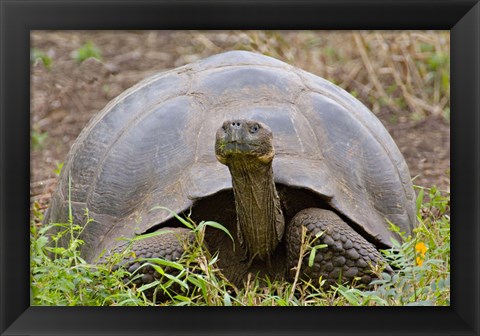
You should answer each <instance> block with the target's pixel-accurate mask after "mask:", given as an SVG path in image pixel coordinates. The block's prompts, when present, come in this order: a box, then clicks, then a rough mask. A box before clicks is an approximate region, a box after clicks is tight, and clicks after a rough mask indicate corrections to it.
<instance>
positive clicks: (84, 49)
mask: <svg viewBox="0 0 480 336" xmlns="http://www.w3.org/2000/svg"><path fill="white" fill-rule="evenodd" d="M90 57H93V58H96V59H98V60H101V59H102V52H101V51H100V49H98V48H97V47H96V46H95V45H94V44H93V43H92V42H87V43H85V44H84V45H83V46H81V47H80V48H78V49H77V50H75V52H74V53H73V58H74V59H75V60H76V61H77V62H78V63H82V62H83V61H85V60H86V59H88V58H90Z"/></svg>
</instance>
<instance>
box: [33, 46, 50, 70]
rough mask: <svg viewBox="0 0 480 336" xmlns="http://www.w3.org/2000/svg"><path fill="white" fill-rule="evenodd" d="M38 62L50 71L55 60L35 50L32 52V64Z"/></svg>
mask: <svg viewBox="0 0 480 336" xmlns="http://www.w3.org/2000/svg"><path fill="white" fill-rule="evenodd" d="M36 62H41V63H42V64H43V66H44V67H45V68H47V69H48V70H50V69H51V68H52V65H53V59H52V58H51V57H50V56H49V55H47V54H46V53H44V52H43V51H40V50H38V49H35V48H33V49H31V50H30V63H31V64H35V63H36Z"/></svg>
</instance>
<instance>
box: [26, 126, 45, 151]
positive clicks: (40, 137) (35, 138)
mask: <svg viewBox="0 0 480 336" xmlns="http://www.w3.org/2000/svg"><path fill="white" fill-rule="evenodd" d="M47 138H48V132H42V131H40V130H37V129H35V127H34V129H33V130H32V131H31V132H30V147H31V148H32V149H33V150H40V149H42V148H43V146H44V144H45V140H47Z"/></svg>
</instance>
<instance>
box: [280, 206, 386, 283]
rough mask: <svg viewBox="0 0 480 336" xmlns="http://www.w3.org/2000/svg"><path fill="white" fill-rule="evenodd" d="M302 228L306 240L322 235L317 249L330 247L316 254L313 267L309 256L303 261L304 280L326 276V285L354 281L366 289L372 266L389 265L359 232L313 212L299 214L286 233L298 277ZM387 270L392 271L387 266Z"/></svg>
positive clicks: (332, 216) (326, 213)
mask: <svg viewBox="0 0 480 336" xmlns="http://www.w3.org/2000/svg"><path fill="white" fill-rule="evenodd" d="M302 227H306V233H307V234H306V239H308V238H309V237H310V239H312V238H313V237H315V235H316V234H317V233H319V232H320V231H321V232H323V234H322V235H321V236H320V237H319V238H318V239H317V240H315V242H314V243H313V245H320V244H326V245H327V247H325V248H319V249H317V250H316V254H315V259H314V263H313V265H312V267H309V266H308V260H309V253H307V255H305V256H304V259H303V260H302V266H301V272H300V274H301V275H302V276H303V277H305V276H306V277H309V278H311V279H318V278H319V277H320V276H322V278H323V279H325V280H326V283H325V285H326V286H330V285H333V284H336V283H338V282H340V283H345V282H347V283H351V282H352V281H353V280H354V278H358V279H359V281H360V282H361V283H363V284H365V285H368V284H369V283H370V281H371V280H372V277H373V273H372V271H371V269H372V266H374V265H376V264H379V263H380V264H386V262H385V260H384V259H383V257H382V256H381V254H380V252H379V251H378V250H377V249H376V248H375V246H373V245H372V244H371V243H369V242H368V241H367V240H365V238H363V237H362V236H361V235H360V234H358V233H357V232H355V231H354V230H353V229H352V228H351V227H350V226H349V225H348V224H347V223H345V222H344V221H343V220H342V219H341V218H340V217H339V216H337V214H335V213H334V212H332V211H329V210H324V209H317V208H310V209H304V210H302V211H300V212H299V213H297V214H296V215H295V217H293V219H292V220H291V222H290V223H289V225H288V227H287V230H286V244H287V266H288V269H289V270H292V269H293V271H290V272H291V273H290V274H292V273H293V274H295V269H294V268H295V267H296V266H297V265H298V259H299V257H300V248H301V244H302ZM387 270H390V271H391V268H390V267H389V266H388V265H387Z"/></svg>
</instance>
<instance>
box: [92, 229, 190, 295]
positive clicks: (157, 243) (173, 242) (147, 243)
mask: <svg viewBox="0 0 480 336" xmlns="http://www.w3.org/2000/svg"><path fill="white" fill-rule="evenodd" d="M162 231H163V233H162ZM157 232H159V233H161V234H159V235H155V236H152V237H148V238H145V239H140V240H136V241H134V242H133V243H132V245H131V246H130V248H129V250H128V254H127V257H126V258H125V259H124V260H123V261H121V262H120V264H119V265H116V266H115V268H118V267H124V268H125V269H127V270H128V271H129V272H131V273H133V272H135V271H136V270H138V271H137V273H140V274H143V276H142V277H140V278H137V279H135V280H134V281H133V282H134V283H135V284H136V285H138V286H141V285H144V284H148V283H151V282H153V281H154V280H155V279H158V278H160V274H159V273H158V272H156V271H155V270H154V269H153V268H152V267H151V266H144V267H141V266H142V265H143V264H145V263H146V261H140V260H138V259H141V258H162V259H165V260H169V261H178V260H179V259H180V257H181V256H182V254H183V252H184V246H185V243H188V241H190V240H191V239H192V238H193V235H192V231H191V230H189V229H186V228H162V229H160V230H159V231H157ZM128 244H130V243H128ZM128 244H124V245H122V246H119V247H116V248H115V249H113V250H112V251H110V252H109V253H107V254H105V255H104V256H103V257H102V258H101V259H100V261H99V262H100V263H104V262H106V260H107V259H108V258H109V256H112V255H113V254H115V253H120V254H121V253H123V252H124V251H125V249H126V248H127V245H128ZM139 268H140V269H139ZM167 271H169V270H167ZM170 271H171V270H170Z"/></svg>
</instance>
